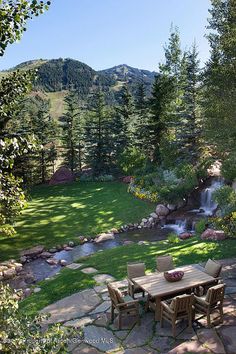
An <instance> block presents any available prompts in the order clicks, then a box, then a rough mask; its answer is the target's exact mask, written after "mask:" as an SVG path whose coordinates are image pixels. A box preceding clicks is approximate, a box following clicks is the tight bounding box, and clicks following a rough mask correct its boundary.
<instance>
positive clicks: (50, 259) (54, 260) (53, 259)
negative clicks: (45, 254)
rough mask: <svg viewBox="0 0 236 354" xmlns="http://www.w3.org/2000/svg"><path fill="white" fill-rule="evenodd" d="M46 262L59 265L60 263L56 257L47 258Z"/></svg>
mask: <svg viewBox="0 0 236 354" xmlns="http://www.w3.org/2000/svg"><path fill="white" fill-rule="evenodd" d="M46 262H47V263H48V264H49V265H57V264H58V260H57V259H55V258H48V259H47V260H46Z"/></svg>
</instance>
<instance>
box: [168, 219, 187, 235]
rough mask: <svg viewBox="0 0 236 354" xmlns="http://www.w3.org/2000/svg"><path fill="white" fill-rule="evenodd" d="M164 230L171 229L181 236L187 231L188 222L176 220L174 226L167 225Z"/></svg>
mask: <svg viewBox="0 0 236 354" xmlns="http://www.w3.org/2000/svg"><path fill="white" fill-rule="evenodd" d="M163 229H170V230H172V231H174V232H175V233H176V234H177V235H180V234H181V233H183V232H185V231H186V220H176V221H175V223H174V224H165V225H164V226H163Z"/></svg>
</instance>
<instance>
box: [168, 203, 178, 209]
mask: <svg viewBox="0 0 236 354" xmlns="http://www.w3.org/2000/svg"><path fill="white" fill-rule="evenodd" d="M167 208H168V209H169V210H170V211H174V210H176V209H177V205H175V204H167Z"/></svg>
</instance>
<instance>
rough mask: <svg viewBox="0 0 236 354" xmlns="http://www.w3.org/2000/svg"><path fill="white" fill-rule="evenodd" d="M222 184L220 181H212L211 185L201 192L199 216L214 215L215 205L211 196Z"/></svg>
mask: <svg viewBox="0 0 236 354" xmlns="http://www.w3.org/2000/svg"><path fill="white" fill-rule="evenodd" d="M223 184H224V183H223V180H222V179H214V180H212V182H211V185H210V186H209V187H207V188H205V189H204V190H203V191H202V192H201V206H200V208H199V210H200V213H201V215H206V216H211V215H213V214H214V211H215V210H216V208H217V204H216V203H215V202H214V200H213V198H212V195H213V193H214V192H215V191H216V190H217V189H219V188H220V187H222V185H223Z"/></svg>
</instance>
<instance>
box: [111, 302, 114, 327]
mask: <svg viewBox="0 0 236 354" xmlns="http://www.w3.org/2000/svg"><path fill="white" fill-rule="evenodd" d="M113 321H114V306H113V303H111V322H112V323H113Z"/></svg>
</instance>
